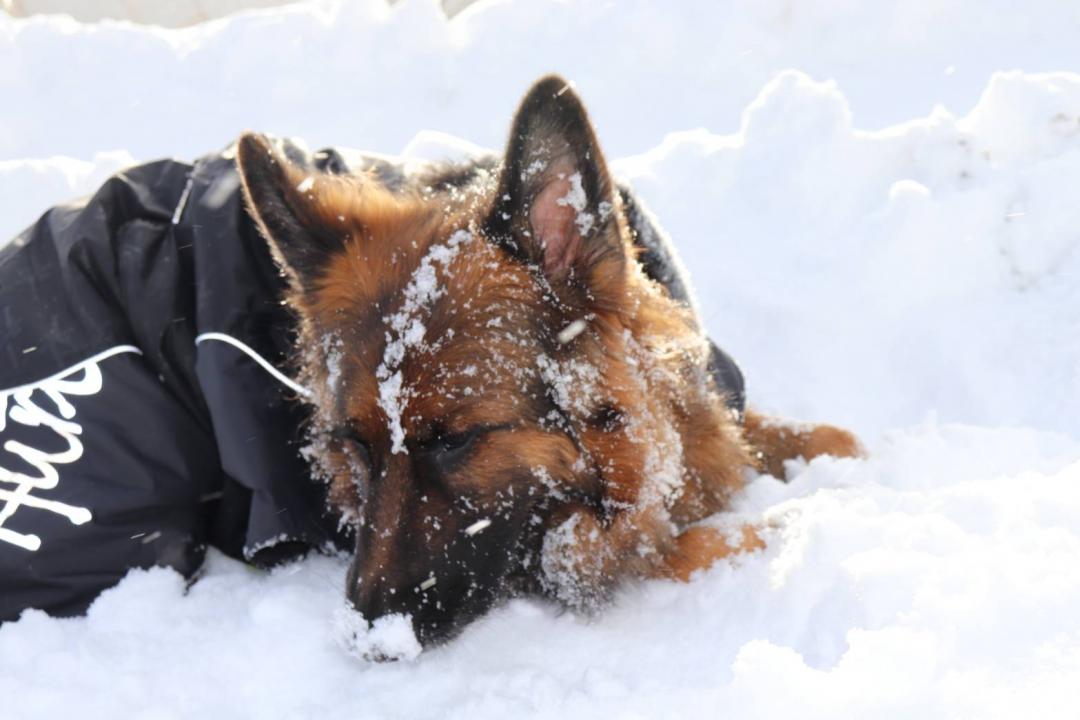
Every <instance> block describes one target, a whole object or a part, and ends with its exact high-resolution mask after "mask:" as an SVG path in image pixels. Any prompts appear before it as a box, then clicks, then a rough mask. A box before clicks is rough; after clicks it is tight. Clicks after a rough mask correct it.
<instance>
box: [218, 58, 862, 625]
mask: <svg viewBox="0 0 1080 720" xmlns="http://www.w3.org/2000/svg"><path fill="white" fill-rule="evenodd" d="M238 155H239V164H240V169H241V175H242V178H243V183H244V189H245V193H246V197H247V200H248V206H249V209H250V211H251V212H252V214H253V216H254V217H255V218H256V220H257V221H258V223H259V226H260V229H261V231H262V232H263V234H264V235H265V237H266V238H267V239H268V241H269V242H270V245H271V248H272V250H273V252H274V254H275V257H276V259H277V261H278V263H279V264H280V266H281V267H282V269H283V271H284V272H285V273H286V274H287V276H288V278H289V280H290V285H291V293H290V295H289V298H288V301H289V303H290V305H291V306H292V307H293V309H294V310H295V312H296V315H297V319H298V328H299V341H298V349H299V364H300V366H301V370H302V374H303V376H304V380H305V381H306V383H307V385H308V387H310V388H312V389H313V390H314V392H315V395H314V397H313V404H314V409H313V423H312V432H313V439H314V443H313V455H314V461H315V465H316V469H317V472H319V473H321V474H323V475H325V477H326V478H327V479H328V480H329V481H330V483H331V494H332V498H333V501H334V503H335V505H336V506H337V507H338V509H339V510H340V512H341V513H342V516H343V518H345V519H346V520H347V521H348V522H349V523H350V524H351V525H352V526H353V528H354V529H355V534H356V552H355V557H354V559H353V562H352V566H351V572H350V575H349V579H348V587H347V589H346V592H347V596H348V599H349V600H350V602H351V603H352V605H353V606H354V607H355V608H356V610H357V611H359V612H360V613H361V614H362V615H363V616H364V617H365V618H367V619H368V620H375V619H377V618H380V617H383V616H387V615H391V614H394V615H398V614H400V615H406V616H409V617H411V618H412V623H413V627H414V629H415V631H416V633H417V635H418V637H419V638H420V640H421V642H423V643H425V644H430V643H432V642H435V641H438V640H441V639H444V638H446V637H449V636H450V635H452V634H453V633H454V632H455V631H456V630H457V629H459V628H460V627H461V626H462V625H463V624H464V623H466V622H468V621H469V620H470V619H472V618H474V617H476V616H477V615H478V614H480V613H482V612H483V611H484V610H486V609H487V608H489V607H490V606H491V605H492V604H493V603H494V602H495V601H497V600H498V599H499V598H500V597H504V596H506V595H508V594H511V593H517V592H539V593H545V594H547V595H550V596H552V597H555V598H557V599H559V600H560V601H562V602H564V603H567V604H569V605H572V606H576V607H586V608H587V607H593V606H595V604H596V603H597V602H598V601H599V600H601V599H602V598H604V597H605V596H606V595H607V594H608V593H609V591H610V590H611V588H612V587H613V586H614V585H615V584H616V583H617V582H618V581H620V580H621V579H624V578H628V577H657V576H666V577H676V578H680V579H685V578H687V577H688V576H689V575H690V573H691V572H693V571H694V570H695V569H698V568H702V567H706V566H708V565H709V564H710V563H712V562H713V561H715V560H716V559H717V558H721V557H724V556H726V555H729V554H730V553H732V552H736V551H740V550H749V549H754V548H758V547H760V546H761V542H760V540H759V539H758V538H757V536H756V535H755V534H754V533H753V531H752V530H749V529H747V530H746V531H745V532H744V533H743V534H742V537H740V538H737V539H736V540H735V541H732V540H731V539H729V538H725V537H723V536H722V535H721V534H719V533H718V532H716V531H715V530H712V529H710V528H705V527H701V526H694V523H696V522H698V521H700V520H702V519H703V518H706V517H708V516H710V515H712V514H715V513H717V512H719V511H722V510H724V509H725V507H726V506H727V505H728V502H729V499H730V498H731V497H732V495H733V494H734V493H736V492H738V490H739V489H740V488H741V487H742V485H743V483H744V474H745V472H746V470H747V469H748V468H758V469H768V470H770V471H773V472H781V471H782V461H783V459H785V458H787V457H793V456H796V455H804V456H806V457H810V456H812V455H815V454H819V453H822V452H834V453H839V454H851V453H853V452H854V451H855V448H856V445H855V441H854V439H853V438H852V437H851V436H850V435H848V434H847V433H845V432H843V431H840V430H836V429H834V428H828V427H821V428H803V429H797V428H791V427H786V426H782V425H778V424H776V423H772V422H767V421H765V420H764V419H763V418H761V417H759V416H757V415H755V414H754V413H748V414H747V417H746V420H745V423H744V424H740V423H739V422H738V421H737V419H736V418H734V417H733V416H732V414H731V413H730V412H729V411H728V409H727V407H726V405H725V403H724V398H723V397H722V396H721V394H720V392H719V391H718V389H717V387H716V386H715V384H714V382H713V380H712V378H711V376H710V374H709V372H708V358H709V352H708V350H709V348H708V344H707V342H706V340H705V338H704V337H703V336H702V334H701V331H700V329H699V325H698V323H697V322H696V319H695V318H694V317H693V315H692V313H691V311H690V310H689V309H688V308H686V307H685V306H683V305H682V304H680V303H677V302H675V301H674V300H672V299H671V298H670V297H669V296H668V294H667V293H666V291H665V290H664V289H663V288H662V287H661V286H659V285H658V284H657V283H655V282H653V281H651V280H650V279H648V278H647V277H646V276H645V275H644V273H643V272H642V269H641V267H640V265H639V263H638V262H637V261H636V260H635V254H634V249H633V243H632V239H631V237H630V232H631V230H630V229H629V227H628V225H627V222H626V219H625V217H624V214H623V211H622V207H621V204H620V199H619V194H618V192H616V191H615V187H614V185H613V183H612V180H611V177H610V176H609V174H608V170H607V166H606V164H605V161H604V157H603V155H602V153H601V151H600V147H599V144H598V143H597V140H596V137H595V135H594V133H593V129H592V126H591V124H590V123H589V120H588V117H587V115H586V113H585V110H584V108H583V106H582V104H581V102H580V100H579V99H578V98H577V96H576V95H575V94H574V92H573V91H572V90H571V89H569V87H568V85H567V83H566V82H565V81H563V80H562V79H561V78H557V77H548V78H545V79H542V80H541V81H540V82H538V83H537V84H536V85H535V86H534V87H533V88H532V89H531V90H530V92H529V93H528V94H527V95H526V97H525V99H524V101H523V102H522V105H521V107H520V108H519V110H518V113H517V116H516V118H515V120H514V122H513V126H512V128H511V134H510V140H509V144H508V147H507V151H506V155H505V157H504V158H503V160H502V162H501V163H486V162H483V161H481V162H478V163H474V164H470V165H467V166H462V167H452V168H433V169H431V171H430V172H428V173H426V174H420V175H417V176H415V177H413V178H411V180H410V181H409V182H408V183H406V184H405V186H404V187H395V188H388V187H385V186H383V185H382V184H381V183H380V182H379V181H378V179H377V178H376V177H375V176H373V175H357V176H348V177H338V176H324V175H309V174H308V173H307V172H306V171H303V170H301V169H300V168H297V167H295V166H292V165H291V164H289V163H288V162H287V161H286V160H285V159H284V158H283V157H281V156H280V155H279V154H278V153H277V152H276V151H275V150H274V149H273V147H272V145H271V144H270V143H269V142H268V141H267V140H266V139H265V138H263V137H261V136H259V135H254V134H247V135H244V136H243V137H242V138H241V140H240V144H239V153H238Z"/></svg>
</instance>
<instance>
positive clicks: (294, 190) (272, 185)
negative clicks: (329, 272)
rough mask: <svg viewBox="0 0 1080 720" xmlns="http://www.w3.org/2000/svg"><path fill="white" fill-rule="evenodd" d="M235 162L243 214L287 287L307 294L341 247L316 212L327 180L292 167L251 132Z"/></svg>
mask: <svg viewBox="0 0 1080 720" xmlns="http://www.w3.org/2000/svg"><path fill="white" fill-rule="evenodd" d="M236 158H237V169H238V170H239V173H240V181H241V185H242V188H243V194H244V203H245V205H246V206H247V210H248V213H249V214H250V215H251V217H252V218H253V219H254V220H255V223H256V225H257V226H258V228H259V231H260V233H261V234H262V236H263V237H264V238H265V239H266V241H267V242H268V243H269V245H270V250H271V252H272V253H273V255H274V259H275V260H276V261H277V262H278V264H279V265H280V266H281V268H282V270H283V271H284V272H285V274H286V275H287V276H288V278H289V280H290V283H291V284H292V285H293V287H294V288H295V289H297V290H301V291H305V290H310V289H311V287H312V285H313V284H314V282H315V281H316V280H317V278H318V277H319V275H320V273H321V271H322V270H323V269H324V268H325V267H326V264H327V262H328V261H329V259H330V258H331V257H332V256H333V254H334V253H335V252H339V251H340V250H341V248H342V247H343V244H344V243H343V233H342V230H341V228H340V227H338V228H334V227H333V226H332V224H330V223H328V222H327V220H326V218H325V212H323V211H322V209H321V208H320V207H319V201H318V196H319V187H318V186H319V185H321V184H322V183H325V182H329V181H330V180H331V179H330V178H323V177H321V176H320V175H319V174H318V173H316V172H314V171H312V172H309V171H307V170H305V169H303V168H300V167H297V166H296V165H294V164H293V163H291V162H289V161H288V160H287V159H286V158H285V157H284V156H283V155H282V154H281V153H280V152H279V151H278V150H277V149H276V148H275V147H274V144H273V143H272V142H271V141H270V139H268V138H267V137H265V136H264V135H260V134H257V133H252V132H246V133H244V134H243V135H241V136H240V139H239V141H237V148H236Z"/></svg>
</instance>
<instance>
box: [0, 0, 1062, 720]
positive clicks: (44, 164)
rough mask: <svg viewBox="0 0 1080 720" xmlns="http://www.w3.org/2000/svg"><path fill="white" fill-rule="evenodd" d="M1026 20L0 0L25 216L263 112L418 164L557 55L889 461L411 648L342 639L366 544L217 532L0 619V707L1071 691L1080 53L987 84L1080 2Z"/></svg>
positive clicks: (299, 707)
mask: <svg viewBox="0 0 1080 720" xmlns="http://www.w3.org/2000/svg"><path fill="white" fill-rule="evenodd" d="M680 7H681V6H680ZM1017 13H1018V11H1016V10H1014V9H1013V6H1012V4H1009V3H1004V2H1001V3H991V4H989V5H988V4H987V3H975V2H973V0H972V1H968V0H952V1H951V2H945V3H941V2H935V3H931V2H907V3H899V2H898V3H884V4H877V5H873V6H869V5H866V4H864V3H847V2H824V1H821V2H812V3H800V4H798V6H797V7H795V6H791V5H790V4H788V3H784V2H780V0H775V1H774V0H769V1H768V2H764V3H760V2H759V3H750V4H740V3H734V4H728V5H725V6H724V7H723V8H718V7H714V5H713V4H703V5H701V6H700V7H697V8H696V11H691V10H690V9H687V10H684V11H681V12H676V11H674V10H673V9H672V7H671V6H670V5H669V4H663V3H651V2H646V1H645V0H642V1H641V2H637V3H632V4H620V5H619V7H618V9H615V8H614V6H613V5H609V4H605V3H601V2H577V3H554V2H551V3H526V2H523V1H521V0H513V1H506V2H483V3H480V4H479V5H477V6H476V7H473V8H471V9H469V10H468V11H466V12H465V13H463V14H462V15H461V16H459V17H458V18H457V19H455V20H454V21H453V22H447V21H446V20H445V18H444V17H443V16H442V15H441V14H440V13H439V11H438V8H437V6H436V4H435V3H434V2H422V1H420V0H412V1H407V2H404V3H403V4H402V5H401V6H399V7H397V8H395V9H393V10H390V9H388V8H387V7H386V6H385V5H383V4H382V3H379V2H375V1H374V0H371V1H368V2H363V3H356V4H351V5H337V4H333V5H331V4H318V5H300V6H297V7H293V8H288V9H284V10H278V11H266V12H252V13H246V14H242V15H240V16H236V17H234V18H228V19H225V20H221V21H216V22H214V23H210V24H208V25H205V26H200V27H196V28H192V29H190V30H184V31H168V32H167V31H161V30H156V29H146V28H139V27H135V26H131V25H126V24H118V23H103V24H101V25H95V26H80V25H77V24H74V23H72V22H70V21H66V20H61V19H37V20H30V21H11V20H6V19H3V17H2V16H0V98H3V101H4V103H5V108H6V109H7V111H6V112H4V113H0V236H3V237H5V238H6V237H7V236H9V235H11V234H13V233H14V232H15V231H17V230H18V228H19V227H21V226H22V225H25V224H27V223H28V222H30V221H31V220H32V219H33V217H34V216H35V215H36V213H38V212H39V211H40V210H41V209H43V208H44V206H46V205H47V204H49V203H53V202H60V201H63V200H66V199H69V198H70V197H71V196H73V195H75V194H79V193H85V192H88V191H89V190H91V189H92V188H93V187H94V186H95V185H96V184H97V183H99V182H100V181H101V180H102V179H103V178H104V177H105V176H106V175H107V174H108V173H110V172H113V171H115V170H116V169H118V168H120V167H122V166H123V165H125V164H127V163H129V162H131V161H134V160H140V161H141V160H147V159H150V158H151V157H153V156H156V155H160V154H178V155H181V156H188V157H191V156H194V155H197V154H199V153H201V152H204V151H207V150H210V149H213V148H215V147H219V146H221V145H223V144H225V143H226V142H227V141H228V140H230V139H231V138H233V137H234V136H235V135H237V134H238V133H239V131H240V130H241V129H243V128H244V127H252V128H255V129H259V130H266V131H271V132H277V133H283V134H297V135H301V136H303V137H305V138H307V139H308V140H309V142H311V143H312V144H315V145H317V144H344V145H354V146H359V147H363V148H365V149H375V150H380V151H387V152H395V151H400V152H402V153H403V154H405V155H406V156H409V157H414V158H418V157H432V158H437V157H441V156H448V155H459V154H461V153H462V152H469V151H470V149H471V148H472V147H473V146H472V145H470V143H477V144H479V145H481V146H487V147H497V146H499V145H500V144H501V142H502V138H503V133H505V132H506V124H507V123H508V121H509V117H510V115H511V113H512V111H513V106H514V102H515V100H516V98H517V96H518V95H519V94H520V93H521V92H523V91H524V90H525V88H526V87H527V85H528V83H529V82H530V81H531V80H532V79H533V78H534V77H535V76H536V75H538V74H540V73H541V72H544V71H548V70H559V71H561V72H563V73H565V74H566V75H568V76H569V77H571V78H572V79H574V80H575V81H576V82H577V85H578V90H579V91H580V92H581V93H582V95H583V97H584V99H585V101H586V103H587V104H588V105H589V106H590V108H591V109H592V110H593V112H594V116H595V119H596V122H597V126H598V131H599V136H600V139H601V142H602V143H603V144H604V145H605V148H606V149H607V151H608V153H609V155H610V156H611V157H612V158H616V160H615V161H614V163H613V165H614V168H615V171H616V172H617V173H618V174H620V175H621V176H623V177H624V178H626V179H628V180H630V181H631V182H632V183H633V185H634V187H635V188H636V189H637V191H638V192H639V194H640V195H641V196H642V197H643V198H644V199H645V200H646V201H647V202H648V203H649V204H650V205H651V207H652V209H653V210H654V211H655V212H656V214H657V215H658V217H659V218H660V221H661V222H662V223H663V224H664V226H665V227H666V228H667V229H668V230H669V231H670V232H671V234H672V236H673V237H674V238H675V241H676V244H677V245H678V247H679V248H680V250H681V252H682V254H683V259H684V261H685V263H686V265H687V266H688V267H689V269H690V272H691V274H692V276H693V279H694V281H695V284H696V287H697V293H698V296H699V301H700V304H701V308H702V311H703V314H704V316H705V317H706V321H707V324H708V328H709V331H710V334H711V335H712V336H713V338H714V339H716V340H717V341H718V342H719V343H720V344H721V345H722V346H724V347H725V349H727V350H729V351H730V352H731V353H732V354H733V355H734V356H735V357H736V358H738V359H739V361H740V363H741V364H742V365H743V368H744V370H745V371H746V374H747V378H748V389H749V397H750V400H751V402H752V403H753V404H755V405H756V406H758V407H761V408H763V409H765V410H770V411H774V412H778V413H781V414H785V415H789V416H795V417H801V418H806V419H820V420H827V421H833V422H837V423H839V424H845V425H848V426H849V427H852V428H853V429H854V430H856V431H857V432H859V433H860V434H861V435H862V437H863V439H864V440H865V441H866V442H867V444H868V446H869V449H870V456H869V457H868V458H867V459H865V460H843V461H841V460H833V459H828V458H822V459H818V460H816V461H814V462H812V463H810V464H800V463H796V464H795V465H793V466H792V468H791V470H792V472H793V473H794V475H795V477H794V480H793V481H792V482H791V483H789V484H786V485H785V484H781V483H779V482H778V481H776V480H775V479H772V478H770V477H762V478H759V479H757V480H755V481H754V482H753V483H752V484H751V486H750V488H749V490H748V492H747V493H746V495H745V496H744V497H742V498H741V499H740V500H739V502H738V505H737V507H736V512H737V513H739V514H740V515H741V516H743V517H745V518H746V519H748V520H751V521H755V522H760V523H762V524H764V525H765V526H766V527H768V528H769V530H768V532H767V535H768V537H767V540H768V544H769V547H768V549H767V550H766V551H765V552H763V553H760V554H758V555H754V556H750V557H747V558H745V559H743V560H742V561H741V562H739V563H736V564H732V565H721V566H718V567H716V568H714V569H713V570H711V571H709V572H707V573H704V574H702V575H700V576H699V577H697V578H696V579H695V580H694V581H693V582H691V583H690V584H689V585H676V584H672V583H666V582H650V583H642V584H639V585H634V586H631V587H627V588H625V589H624V590H623V591H622V592H621V593H620V594H619V595H618V597H617V598H616V602H615V604H614V605H613V607H611V608H610V609H609V610H608V611H606V612H605V613H603V614H601V615H599V616H597V617H595V618H582V617H578V616H575V615H572V614H560V613H558V612H557V611H556V610H555V609H554V608H552V607H550V606H548V605H545V604H543V603H540V602H535V601H526V600H519V601H514V602H512V603H510V604H509V605H507V606H505V607H503V608H501V609H499V610H497V611H496V612H494V613H492V614H491V615H490V616H488V617H487V618H485V619H483V620H481V621H480V622H478V623H476V624H475V625H473V626H471V627H470V628H469V629H468V630H467V631H466V632H465V634H464V635H463V636H462V637H461V638H460V639H459V640H457V641H455V642H454V643H452V644H451V645H449V646H446V647H443V648H440V649H436V650H434V651H431V652H425V653H423V654H421V655H420V656H419V657H418V658H417V659H415V660H414V661H410V662H401V663H396V664H389V665H386V664H382V665H375V664H369V663H364V662H362V661H360V660H356V659H354V658H353V657H351V656H349V655H348V654H346V653H345V652H343V651H342V650H341V648H340V647H339V645H338V640H339V639H340V634H341V633H340V626H339V625H336V624H335V617H336V613H337V611H338V609H339V608H340V606H341V602H342V601H341V597H342V589H341V588H342V582H343V576H344V561H342V560H340V559H334V558H312V559H310V560H308V561H305V562H302V563H299V564H296V565H292V566H289V567H285V568H281V569H279V570H278V571H276V572H274V573H271V574H264V573H260V572H257V571H255V570H252V569H250V568H247V567H244V566H242V565H239V564H237V563H234V562H232V561H229V560H227V559H225V558H222V557H220V556H216V557H214V558H213V559H212V561H211V562H210V563H209V564H208V567H207V569H206V572H205V574H204V576H203V577H202V578H201V579H200V580H199V581H198V582H197V583H195V584H194V585H192V586H191V587H190V588H189V589H188V588H185V585H184V582H183V581H182V580H181V579H180V578H179V577H178V576H177V575H175V574H174V573H172V572H170V571H165V570H154V571H149V572H136V573H132V574H131V575H130V576H129V577H128V578H127V579H126V580H125V581H124V582H123V583H121V584H120V585H119V586H118V587H116V588H115V589H113V590H111V591H109V592H107V593H106V594H105V595H103V596H102V597H101V598H100V600H99V601H98V602H97V604H95V606H94V607H93V608H92V609H91V611H90V614H89V616H88V617H87V618H81V619H68V620H56V619H49V618H47V617H45V616H44V615H42V614H41V613H37V612H33V611H31V612H27V613H26V614H25V615H24V616H23V618H22V619H21V620H20V621H18V622H16V623H10V624H8V625H5V626H3V627H0V696H2V697H4V698H5V703H4V704H5V708H4V711H3V714H4V716H5V717H12V718H31V717H33V718H40V717H44V718H48V717H60V716H68V715H70V714H71V712H73V711H75V710H77V711H78V712H79V713H81V715H82V716H85V717H88V718H96V717H101V718H112V717H117V716H124V717H156V718H157V717H191V716H197V715H202V716H210V717H223V716H229V717H241V718H243V717H251V718H256V717H325V718H336V717H341V718H346V717H347V718H357V717H372V718H387V717H401V718H424V717H431V718H436V717H438V718H444V717H450V718H453V717H468V718H485V717H505V716H529V717H559V718H565V717H595V716H609V715H610V716H616V717H642V718H646V717H647V718H654V717H672V718H677V717H687V716H688V715H690V714H691V713H693V714H695V715H701V714H705V715H707V716H711V715H720V714H724V715H726V716H732V717H774V716H775V717H790V716H792V715H793V714H796V713H797V714H798V715H799V716H800V717H810V718H813V717H823V718H824V717H837V716H871V715H873V716H876V717H880V716H884V717H913V716H919V717H929V718H935V717H942V718H944V717H957V716H960V717H1002V718H1013V717H1025V716H1039V717H1055V716H1059V717H1064V716H1068V715H1069V714H1070V713H1072V712H1074V705H1075V701H1074V696H1075V687H1076V683H1077V682H1078V681H1080V620H1078V619H1077V616H1076V613H1075V608H1076V607H1077V606H1078V605H1080V415H1078V413H1077V412H1076V408H1078V407H1080V253H1078V252H1077V248H1078V247H1080V202H1078V200H1077V191H1076V188H1077V187H1080V75H1078V74H1072V73H1063V72H1057V73H1035V72H1027V73H1023V72H1018V71H1010V72H996V71H998V70H1009V69H1010V68H1013V67H1024V68H1025V69H1027V70H1029V71H1034V70H1047V71H1049V70H1063V69H1072V70H1080V53H1078V52H1077V51H1076V49H1075V37H1076V36H1077V32H1078V31H1080V14H1078V11H1077V10H1075V9H1062V8H1061V7H1060V4H1059V3H1053V2H1049V1H1048V0H1047V1H1046V2H1039V1H1037V0H1036V1H1034V2H1030V3H1026V4H1025V8H1024V13H1023V15H1019V14H1017ZM787 67H798V68H801V70H802V71H786V70H785V68H787ZM803 71H804V72H803ZM829 77H832V78H835V80H832V81H829V80H825V78H829ZM120 78H122V79H123V80H120ZM937 102H943V103H945V104H946V106H940V107H936V108H934V109H933V110H930V109H929V108H931V106H933V105H934V104H935V103H937ZM12 109H14V110H12ZM912 118H914V119H912ZM431 126H434V127H438V128H440V129H441V130H445V131H448V132H450V133H451V134H452V135H449V136H448V135H441V134H438V133H422V134H418V133H419V131H420V130H422V129H424V128H425V127H431ZM697 126H702V127H704V128H708V129H698V130H680V129H681V128H692V127H697ZM882 126H885V127H883V128H882V129H874V130H862V129H860V128H866V127H870V128H881V127H882ZM673 130H674V131H675V132H671V131H673ZM665 134H666V136H665ZM453 136H460V137H463V138H465V139H466V140H456V139H454V137H453ZM650 147H651V148H652V149H647V148H650ZM57 153H59V154H60V155H61V156H65V157H59V156H55V154H57ZM2 158H6V159H2ZM339 621H340V618H339Z"/></svg>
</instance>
